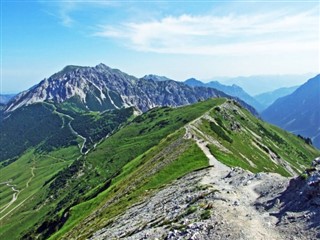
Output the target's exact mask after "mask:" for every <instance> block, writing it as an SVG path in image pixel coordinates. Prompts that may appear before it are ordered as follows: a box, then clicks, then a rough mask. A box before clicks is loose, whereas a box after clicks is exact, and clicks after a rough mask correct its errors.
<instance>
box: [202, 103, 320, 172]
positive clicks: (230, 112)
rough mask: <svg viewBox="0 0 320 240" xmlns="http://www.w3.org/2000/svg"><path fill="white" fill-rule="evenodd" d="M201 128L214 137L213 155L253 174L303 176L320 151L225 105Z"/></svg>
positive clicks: (241, 110)
mask: <svg viewBox="0 0 320 240" xmlns="http://www.w3.org/2000/svg"><path fill="white" fill-rule="evenodd" d="M197 127H198V129H200V130H201V131H202V132H204V133H205V135H206V136H202V137H204V138H206V137H207V138H208V136H209V137H213V138H214V139H217V140H218V142H219V144H220V145H221V146H223V147H221V146H220V147H219V146H218V144H214V143H210V141H209V148H210V150H211V153H212V154H213V155H214V156H215V157H216V158H217V159H218V160H220V161H221V162H223V163H225V164H226V165H229V166H238V167H242V168H244V169H247V170H250V171H251V172H262V171H264V172H277V173H279V174H281V175H284V176H291V175H293V174H299V173H301V172H302V171H303V170H304V168H305V167H306V166H307V165H309V164H310V162H311V161H312V160H313V159H314V157H316V156H318V155H319V151H318V150H316V149H315V148H314V147H312V146H310V145H308V144H306V143H305V142H304V141H303V140H302V139H300V138H298V137H296V136H294V135H293V134H290V133H288V132H286V131H283V130H281V129H279V128H277V127H275V126H273V125H270V124H268V123H265V122H263V121H261V120H259V119H257V118H255V117H253V116H252V115H251V114H250V113H249V112H248V111H247V110H246V109H243V108H242V107H240V106H238V105H237V104H234V103H232V102H230V103H228V102H226V103H225V104H223V105H222V106H220V107H219V108H215V109H214V110H212V111H211V112H210V114H209V117H208V118H206V119H202V120H201V122H200V123H199V124H198V126H197Z"/></svg>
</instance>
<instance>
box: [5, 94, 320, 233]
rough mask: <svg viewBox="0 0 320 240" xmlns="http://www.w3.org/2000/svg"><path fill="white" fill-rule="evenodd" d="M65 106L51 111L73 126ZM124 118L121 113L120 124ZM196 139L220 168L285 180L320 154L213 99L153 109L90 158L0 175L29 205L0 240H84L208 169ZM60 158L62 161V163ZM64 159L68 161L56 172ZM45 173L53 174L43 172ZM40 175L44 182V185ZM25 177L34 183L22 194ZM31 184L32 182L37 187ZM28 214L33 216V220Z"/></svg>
mask: <svg viewBox="0 0 320 240" xmlns="http://www.w3.org/2000/svg"><path fill="white" fill-rule="evenodd" d="M68 107H70V106H67V107H66V106H63V107H60V108H57V109H56V111H57V112H59V113H60V116H61V115H63V114H65V115H68V116H70V117H71V118H72V119H74V120H73V121H76V117H77V114H78V113H74V115H71V114H72V111H71V110H70V108H68ZM105 114H106V115H103V114H100V113H94V112H92V113H85V114H82V115H80V117H79V118H80V119H82V120H81V121H79V125H78V126H77V125H76V124H75V122H71V124H72V126H73V127H74V128H75V129H76V131H77V132H81V134H82V135H85V134H92V135H95V134H96V133H95V131H94V128H92V131H91V130H90V128H86V126H88V125H90V124H91V123H93V125H94V124H96V126H100V125H101V124H104V123H105V122H103V121H102V120H101V119H103V117H106V122H107V121H108V120H110V119H112V117H110V115H108V114H109V113H105ZM58 115H59V114H58ZM129 115H130V114H129ZM129 115H126V114H125V117H124V119H128V117H127V116H129ZM68 119H69V118H68ZM65 121H66V122H67V121H68V120H67V118H66V119H65ZM82 121H83V122H82ZM84 122H85V123H84ZM64 125H66V123H64ZM186 125H191V126H192V128H190V129H193V130H192V131H193V132H192V136H193V137H192V138H193V139H192V138H191V139H185V138H184V135H185V133H186V131H185V128H184V127H185V126H186ZM194 138H195V139H198V140H202V141H205V142H207V146H208V147H209V149H210V151H211V152H212V154H213V155H214V156H215V157H216V158H217V159H218V160H220V161H221V162H224V163H225V164H227V165H229V166H240V167H243V168H245V169H248V170H250V171H252V172H259V171H270V172H278V173H280V174H282V175H285V176H288V175H290V174H291V173H290V172H291V171H292V172H300V171H301V170H302V169H303V168H304V167H305V166H307V165H308V164H309V163H310V161H311V160H312V159H313V158H314V157H315V156H317V155H320V152H319V151H317V150H316V149H314V148H313V147H312V146H309V145H307V144H306V143H305V142H304V141H303V140H302V139H299V138H297V137H295V136H294V135H292V134H289V133H287V132H285V131H282V130H280V129H278V128H276V127H274V126H272V125H269V124H267V123H264V122H262V121H261V120H259V119H257V118H255V117H253V116H252V115H251V114H250V113H249V112H248V111H247V110H245V109H243V108H242V107H240V106H239V105H238V104H236V103H235V102H233V101H229V100H226V99H211V100H208V101H204V102H199V103H197V104H194V105H190V106H184V107H179V108H174V109H173V108H169V107H162V108H155V109H152V110H150V111H148V112H146V113H144V114H142V115H140V116H137V117H135V118H134V119H130V120H129V121H128V122H126V123H125V124H123V123H122V127H121V128H120V129H119V130H118V131H116V132H114V133H112V134H111V136H109V137H108V138H107V139H105V140H103V141H102V142H100V143H99V144H97V145H96V146H95V147H94V148H93V149H92V150H91V151H90V152H89V153H88V154H87V155H82V156H81V157H76V153H78V155H80V153H79V150H78V149H77V147H76V146H71V147H69V148H68V149H56V150H55V151H51V152H49V153H47V154H45V153H46V152H43V151H42V152H41V151H35V150H30V151H28V152H26V153H25V154H24V155H22V156H21V157H20V158H18V160H16V162H14V163H11V164H9V165H8V166H6V167H3V168H1V169H0V171H5V172H4V173H5V174H4V177H3V178H0V180H1V181H0V183H2V181H4V182H5V181H8V180H9V179H15V183H14V184H16V185H17V189H18V187H19V189H20V188H21V189H23V188H24V190H23V191H21V193H20V194H19V196H18V200H17V201H16V202H15V204H19V203H21V201H23V200H24V199H26V198H28V197H29V199H27V200H26V201H25V202H23V203H22V204H21V205H20V206H19V207H18V208H17V209H14V210H13V211H12V212H11V213H10V214H8V215H7V216H6V217H5V218H3V219H2V220H1V222H0V223H1V224H2V226H3V227H2V228H1V230H0V237H1V238H4V239H7V238H10V237H11V236H15V237H16V238H25V239H34V238H38V239H48V238H50V239H72V238H79V239H84V238H86V237H89V236H90V234H92V233H93V232H94V231H96V230H98V229H100V228H102V227H104V226H106V225H108V224H110V223H112V219H113V217H115V216H117V215H118V214H120V213H121V212H123V211H125V209H126V208H127V207H130V206H131V205H133V204H135V203H137V202H138V201H139V200H141V199H142V198H145V197H148V196H149V195H150V194H152V192H153V191H156V190H157V189H159V188H161V187H163V186H165V185H166V184H168V183H170V182H171V181H172V180H174V179H177V178H179V177H181V176H183V175H185V174H187V173H189V172H191V171H194V170H197V169H201V168H204V167H207V166H208V160H207V158H206V157H205V155H204V154H203V152H202V151H201V149H199V148H198V146H197V144H196V142H195V139H194ZM62 151H64V155H65V156H64V157H61V156H62ZM61 158H63V159H68V160H66V162H61V165H59V164H58V162H59V160H58V159H61ZM75 159H77V160H75ZM53 160H55V161H53ZM50 161H52V162H50ZM39 164H41V167H40V165H39ZM49 165H50V167H49ZM51 165H52V166H51ZM55 166H58V167H57V168H55ZM9 167H11V168H9ZM49 168H51V170H50V173H49V172H48V171H47V170H46V169H49ZM26 169H27V170H26ZM32 169H33V173H34V174H35V176H32V172H31V171H32ZM22 171H24V173H23V174H21V172H22ZM38 176H39V179H38V178H37V177H38ZM40 176H43V177H42V178H41V180H40ZM30 178H31V182H30V183H31V184H30V185H29V186H28V187H26V185H27V182H28V180H30ZM33 181H34V182H33ZM32 183H36V184H35V186H32ZM40 183H41V184H40ZM40 186H41V187H40ZM33 187H34V190H33ZM39 189H41V190H39ZM0 190H1V194H2V192H3V196H4V197H3V199H4V200H3V201H2V199H1V200H0V211H1V209H3V208H4V207H5V205H6V204H7V203H8V202H10V200H11V199H12V194H13V192H12V189H11V190H10V187H8V186H5V184H4V185H0ZM36 190H37V191H36ZM27 193H28V194H27ZM23 194H24V195H23ZM29 194H34V195H31V196H30V195H29ZM20 197H21V198H20ZM19 201H20V202H19ZM12 207H14V205H12ZM5 211H10V210H9V208H8V209H6V210H5ZM35 213H36V214H35ZM32 214H35V217H33V218H32V217H31V216H32ZM21 216H24V217H22V218H21ZM0 217H1V215H0ZM14 229H16V231H14Z"/></svg>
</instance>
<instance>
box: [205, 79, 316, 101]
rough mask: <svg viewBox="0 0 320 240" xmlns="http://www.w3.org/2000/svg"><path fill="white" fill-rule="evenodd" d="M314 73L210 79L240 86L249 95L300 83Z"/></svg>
mask: <svg viewBox="0 0 320 240" xmlns="http://www.w3.org/2000/svg"><path fill="white" fill-rule="evenodd" d="M315 75H316V73H306V74H297V75H254V76H248V77H216V78H212V79H211V80H210V81H219V82H221V83H222V84H226V85H232V84H236V85H238V86H240V87H242V88H243V89H244V90H245V91H246V92H247V93H249V94H250V95H251V96H254V95H258V94H261V93H264V92H270V91H274V90H276V89H279V88H283V87H290V86H297V85H301V84H303V83H304V82H305V81H306V79H310V78H312V77H313V76H315Z"/></svg>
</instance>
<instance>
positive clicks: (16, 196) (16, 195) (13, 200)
mask: <svg viewBox="0 0 320 240" xmlns="http://www.w3.org/2000/svg"><path fill="white" fill-rule="evenodd" d="M6 185H7V186H8V187H11V189H12V191H13V194H12V199H11V201H10V202H9V203H7V204H6V205H4V206H3V207H2V209H1V211H0V213H3V212H4V211H5V210H7V209H8V208H9V207H10V206H11V205H12V204H13V203H14V202H15V201H17V199H18V195H19V193H20V192H21V191H20V190H17V189H15V188H14V185H11V184H9V183H7V184H6ZM1 219H2V218H0V220H1Z"/></svg>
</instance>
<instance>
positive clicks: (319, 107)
mask: <svg viewBox="0 0 320 240" xmlns="http://www.w3.org/2000/svg"><path fill="white" fill-rule="evenodd" d="M261 116H262V118H263V119H264V120H265V121H268V122H270V123H273V124H275V125H278V126H279V127H281V128H284V129H286V130H288V131H290V132H293V133H295V134H297V135H301V136H304V137H309V138H311V139H312V142H313V144H314V145H315V146H316V147H318V148H319V149H320V74H319V75H317V76H316V77H314V78H311V79H309V80H308V81H307V82H306V83H305V84H303V85H302V86H300V87H299V88H298V89H297V90H295V91H294V92H293V93H292V94H290V95H288V96H285V97H282V98H279V99H278V100H276V101H275V102H274V103H273V104H272V105H271V106H269V107H268V108H267V109H266V110H264V111H263V112H262V113H261Z"/></svg>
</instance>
